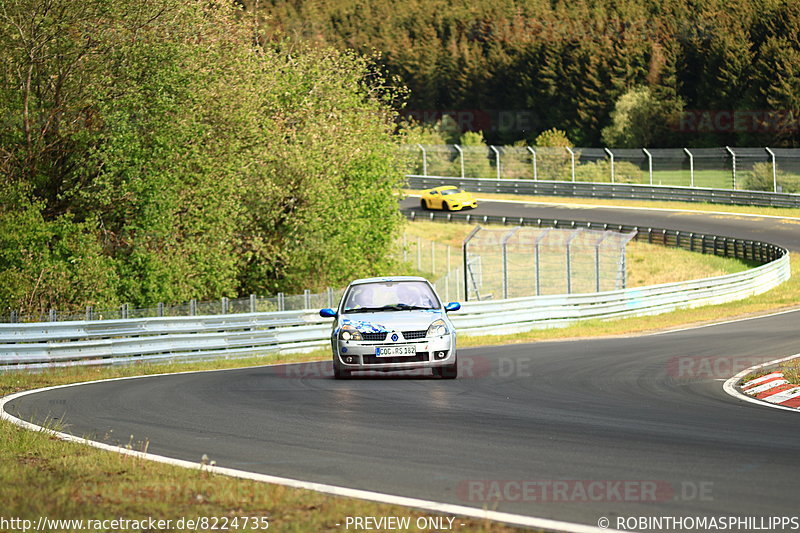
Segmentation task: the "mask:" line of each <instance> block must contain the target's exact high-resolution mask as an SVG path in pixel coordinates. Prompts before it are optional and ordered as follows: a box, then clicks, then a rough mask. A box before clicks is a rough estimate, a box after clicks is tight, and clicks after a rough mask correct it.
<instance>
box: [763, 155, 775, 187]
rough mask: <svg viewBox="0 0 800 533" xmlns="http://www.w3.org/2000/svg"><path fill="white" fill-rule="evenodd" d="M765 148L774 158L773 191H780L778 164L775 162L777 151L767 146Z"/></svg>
mask: <svg viewBox="0 0 800 533" xmlns="http://www.w3.org/2000/svg"><path fill="white" fill-rule="evenodd" d="M765 150H766V151H767V153H768V154H769V155H770V157H771V158H772V192H778V165H777V164H776V162H775V152H773V151H772V150H770V149H769V148H765Z"/></svg>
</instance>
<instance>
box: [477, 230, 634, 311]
mask: <svg viewBox="0 0 800 533" xmlns="http://www.w3.org/2000/svg"><path fill="white" fill-rule="evenodd" d="M635 235H636V234H635V233H617V232H612V231H594V230H587V229H575V230H562V229H547V228H544V229H543V228H531V227H515V228H511V229H506V228H503V229H487V228H483V227H481V226H476V227H475V229H474V230H473V231H472V232H471V233H470V234H469V235H468V236H467V238H466V239H465V240H464V246H463V253H464V255H463V261H464V266H465V268H466V275H465V279H464V282H465V284H466V286H467V290H468V295H467V296H468V298H466V299H468V300H489V299H505V298H517V297H522V296H533V295H543V294H574V293H592V292H602V291H610V290H615V289H622V288H625V281H626V276H625V272H626V267H625V248H626V245H627V243H628V241H630V240H631V239H632V238H634V237H635Z"/></svg>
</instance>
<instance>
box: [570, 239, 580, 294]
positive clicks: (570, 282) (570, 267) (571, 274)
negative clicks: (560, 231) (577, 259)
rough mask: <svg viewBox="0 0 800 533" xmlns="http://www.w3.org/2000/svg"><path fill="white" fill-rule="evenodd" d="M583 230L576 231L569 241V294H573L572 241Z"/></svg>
mask: <svg viewBox="0 0 800 533" xmlns="http://www.w3.org/2000/svg"><path fill="white" fill-rule="evenodd" d="M582 231H583V230H580V229H579V230H575V231H573V232H572V235H570V236H569V238H568V239H567V294H572V253H571V251H572V240H573V239H574V238H575V237H577V236H578V235H580V233H581V232H582Z"/></svg>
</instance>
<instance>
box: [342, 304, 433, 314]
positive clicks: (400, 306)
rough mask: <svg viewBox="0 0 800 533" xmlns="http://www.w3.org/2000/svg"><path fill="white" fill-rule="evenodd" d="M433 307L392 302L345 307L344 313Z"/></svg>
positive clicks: (412, 309)
mask: <svg viewBox="0 0 800 533" xmlns="http://www.w3.org/2000/svg"><path fill="white" fill-rule="evenodd" d="M420 309H422V310H427V309H433V307H420V306H418V305H408V304H392V305H384V306H383V307H356V308H354V309H345V310H344V312H345V313H377V312H380V311H417V310H420Z"/></svg>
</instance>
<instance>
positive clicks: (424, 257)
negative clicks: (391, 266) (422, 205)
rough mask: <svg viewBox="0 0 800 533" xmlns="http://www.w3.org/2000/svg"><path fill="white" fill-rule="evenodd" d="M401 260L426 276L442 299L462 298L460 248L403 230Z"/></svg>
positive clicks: (462, 277)
mask: <svg viewBox="0 0 800 533" xmlns="http://www.w3.org/2000/svg"><path fill="white" fill-rule="evenodd" d="M402 250H403V252H402V253H403V262H404V263H406V264H408V265H410V266H411V267H413V268H415V269H416V270H417V271H418V272H419V273H420V274H421V275H423V276H425V277H426V278H428V279H429V280H430V281H431V283H432V284H433V286H434V287H435V288H436V292H438V293H439V296H440V297H441V298H442V299H443V300H444V301H445V302H450V301H458V300H463V298H464V275H463V270H462V269H463V263H462V260H461V250H460V249H459V248H457V247H453V246H449V245H447V244H444V243H440V242H436V241H432V240H428V239H424V238H422V237H420V236H415V237H414V236H409V235H408V234H407V233H403V243H402Z"/></svg>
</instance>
